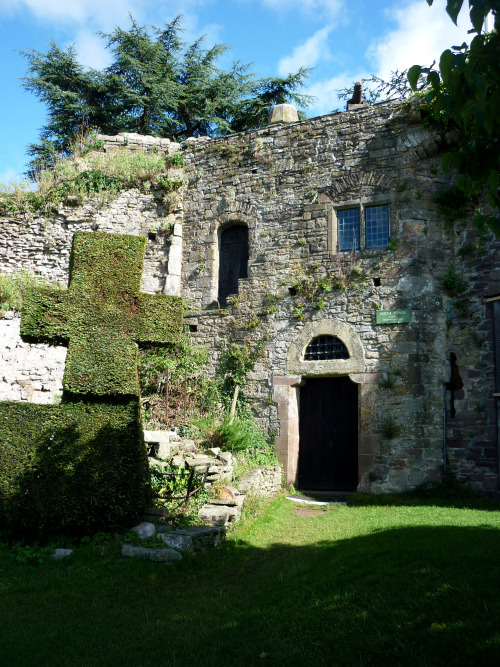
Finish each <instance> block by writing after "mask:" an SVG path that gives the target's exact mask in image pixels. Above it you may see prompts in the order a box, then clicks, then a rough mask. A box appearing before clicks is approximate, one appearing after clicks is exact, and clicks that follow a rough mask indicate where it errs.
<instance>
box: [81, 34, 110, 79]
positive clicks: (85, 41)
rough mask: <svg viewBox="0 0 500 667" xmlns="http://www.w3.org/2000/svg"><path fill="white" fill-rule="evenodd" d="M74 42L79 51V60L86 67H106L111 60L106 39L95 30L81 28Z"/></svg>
mask: <svg viewBox="0 0 500 667" xmlns="http://www.w3.org/2000/svg"><path fill="white" fill-rule="evenodd" d="M72 44H74V45H75V48H76V51H77V53H78V62H80V63H81V64H82V65H83V66H84V67H92V68H93V69H99V70H100V69H104V67H107V66H108V65H109V64H110V63H111V61H112V57H111V54H110V52H109V51H108V50H107V49H106V41H105V40H104V39H102V37H99V35H97V34H96V33H95V32H94V31H89V30H80V31H79V32H78V33H77V35H76V36H75V38H74V40H73V42H72Z"/></svg>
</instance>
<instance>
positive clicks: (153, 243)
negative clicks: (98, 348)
mask: <svg viewBox="0 0 500 667" xmlns="http://www.w3.org/2000/svg"><path fill="white" fill-rule="evenodd" d="M117 149H118V150H120V149H121V150H124V149H126V150H129V151H135V150H145V151H148V150H155V151H161V152H162V153H165V154H167V155H170V154H172V153H173V152H175V151H177V150H178V144H174V143H173V142H170V141H169V140H168V139H156V138H153V137H139V136H138V135H134V134H124V135H119V136H117V137H105V138H104V150H106V151H112V150H117ZM182 218H183V209H182V202H181V201H180V200H175V201H174V202H165V201H164V200H163V197H162V193H161V192H155V191H152V192H151V193H142V192H140V191H139V190H130V191H127V192H123V193H121V194H119V195H118V196H117V198H116V199H115V200H113V201H111V202H109V203H108V202H101V201H99V200H98V199H89V200H87V201H86V202H85V203H84V205H83V206H78V207H63V206H61V207H60V208H59V210H58V211H57V213H56V214H55V215H46V216H39V217H24V218H22V219H17V218H12V219H5V220H2V221H0V271H2V272H3V273H7V274H15V273H16V272H18V271H20V270H23V271H26V272H28V273H31V274H34V275H37V276H39V277H40V278H42V279H44V280H46V281H47V282H49V283H57V284H59V285H60V286H61V287H67V284H68V267H69V259H70V253H71V244H72V238H73V233H74V232H75V231H86V232H96V231H101V232H108V233H119V234H131V235H136V236H144V237H146V239H147V244H146V253H145V261H144V272H143V279H142V288H141V290H142V291H143V292H146V293H149V294H170V295H176V296H179V295H180V292H181V283H180V281H181V262H182ZM19 327H20V314H19V313H7V314H6V316H5V317H4V318H0V341H2V345H0V368H1V373H0V400H3V401H6V400H13V401H28V402H32V403H53V402H54V400H55V399H57V397H58V396H60V395H61V393H62V377H63V373H64V364H65V360H66V347H60V346H54V345H46V344H32V343H27V342H25V341H22V340H21V337H20V335H19Z"/></svg>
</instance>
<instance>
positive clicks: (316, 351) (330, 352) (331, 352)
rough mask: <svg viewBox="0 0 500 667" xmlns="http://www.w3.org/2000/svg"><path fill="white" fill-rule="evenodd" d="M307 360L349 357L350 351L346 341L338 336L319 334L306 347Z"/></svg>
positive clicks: (305, 357) (305, 356)
mask: <svg viewBox="0 0 500 667" xmlns="http://www.w3.org/2000/svg"><path fill="white" fill-rule="evenodd" d="M304 359H305V361H322V360H325V359H349V352H348V350H347V347H346V346H345V345H344V343H343V342H342V341H341V340H340V339H339V338H337V337H336V336H318V337H317V338H313V340H312V341H311V342H310V343H309V345H308V346H307V347H306V351H305V354H304Z"/></svg>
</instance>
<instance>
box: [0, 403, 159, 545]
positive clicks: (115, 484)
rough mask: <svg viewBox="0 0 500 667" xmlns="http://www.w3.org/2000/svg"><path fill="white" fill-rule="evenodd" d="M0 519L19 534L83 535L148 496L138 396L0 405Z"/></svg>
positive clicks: (132, 512) (121, 517)
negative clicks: (117, 401) (117, 400)
mask: <svg viewBox="0 0 500 667" xmlns="http://www.w3.org/2000/svg"><path fill="white" fill-rule="evenodd" d="M0 443H1V447H0V522H1V523H3V524H4V525H6V526H7V527H8V528H10V529H11V530H13V532H14V533H22V534H24V535H26V534H29V535H37V536H38V535H42V536H47V535H53V534H58V533H64V532H71V533H72V534H80V535H82V534H87V533H89V532H92V531H95V530H99V529H101V528H104V527H109V526H113V525H117V524H119V525H122V524H124V523H126V522H127V521H132V520H135V519H136V518H137V516H138V513H140V512H141V510H142V509H143V508H144V507H145V505H146V503H147V502H148V500H149V484H148V480H149V473H148V463H147V456H146V449H145V446H144V440H143V432H142V426H141V421H140V414H139V403H138V401H136V400H131V401H127V402H124V403H122V404H114V405H113V404H110V403H109V402H102V403H97V402H92V401H75V402H73V401H68V402H64V403H62V404H60V405H52V406H47V405H34V404H25V403H11V402H4V403H0Z"/></svg>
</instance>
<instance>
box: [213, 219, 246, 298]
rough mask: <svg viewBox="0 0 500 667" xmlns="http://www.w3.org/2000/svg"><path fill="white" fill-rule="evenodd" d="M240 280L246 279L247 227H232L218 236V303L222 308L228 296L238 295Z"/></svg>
mask: <svg viewBox="0 0 500 667" xmlns="http://www.w3.org/2000/svg"><path fill="white" fill-rule="evenodd" d="M241 278H248V227H245V226H243V225H234V226H233V227H227V228H226V229H224V230H223V231H222V233H221V235H220V243H219V293H218V301H219V304H220V305H221V306H222V307H225V306H226V305H227V297H228V296H229V295H231V294H238V281H239V280H240V279H241Z"/></svg>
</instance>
